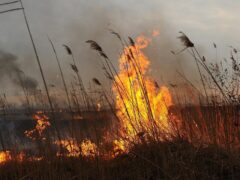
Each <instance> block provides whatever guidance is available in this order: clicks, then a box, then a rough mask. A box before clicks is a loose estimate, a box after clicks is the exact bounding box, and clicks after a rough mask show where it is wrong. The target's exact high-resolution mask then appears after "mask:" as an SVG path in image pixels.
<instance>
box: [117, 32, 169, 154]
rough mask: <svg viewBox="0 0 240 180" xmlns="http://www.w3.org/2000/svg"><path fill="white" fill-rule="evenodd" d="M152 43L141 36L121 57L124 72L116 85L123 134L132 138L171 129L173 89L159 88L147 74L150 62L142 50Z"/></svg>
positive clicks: (121, 66)
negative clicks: (169, 119)
mask: <svg viewBox="0 0 240 180" xmlns="http://www.w3.org/2000/svg"><path fill="white" fill-rule="evenodd" d="M150 42H151V39H150V38H146V37H144V36H140V37H137V39H136V42H135V44H134V45H133V44H132V45H130V46H128V47H125V49H124V51H123V53H122V54H121V56H120V59H119V70H120V72H119V74H118V75H117V76H116V77H115V82H116V83H115V84H114V86H113V91H114V93H115V95H116V109H117V110H118V111H117V116H118V118H119V120H120V124H121V126H122V127H121V130H122V134H123V136H125V137H127V138H131V139H132V138H135V137H136V136H139V137H140V136H144V135H145V134H148V135H152V133H153V131H154V130H156V129H157V130H158V131H159V130H161V131H165V132H170V127H169V121H168V107H169V106H170V105H172V98H171V95H170V92H169V90H168V88H167V87H164V86H162V87H159V86H158V84H157V83H156V82H155V81H154V80H152V79H151V78H150V77H149V76H148V75H147V71H148V68H149V65H150V61H149V59H148V58H147V57H146V56H145V54H144V53H143V52H142V51H141V50H142V49H144V48H146V47H147V46H148V45H149V43H150ZM116 142H117V141H116ZM119 142H121V141H119ZM115 144H120V146H119V149H123V143H115Z"/></svg>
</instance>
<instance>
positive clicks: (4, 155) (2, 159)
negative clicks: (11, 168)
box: [0, 151, 12, 164]
mask: <svg viewBox="0 0 240 180" xmlns="http://www.w3.org/2000/svg"><path fill="white" fill-rule="evenodd" d="M11 159H12V156H11V154H10V151H1V152H0V164H4V163H6V162H7V161H10V160H11Z"/></svg>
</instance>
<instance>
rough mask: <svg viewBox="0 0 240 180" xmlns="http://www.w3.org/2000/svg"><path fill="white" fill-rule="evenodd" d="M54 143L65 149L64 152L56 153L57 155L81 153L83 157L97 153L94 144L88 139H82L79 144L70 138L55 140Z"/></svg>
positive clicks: (77, 155) (75, 155)
mask: <svg viewBox="0 0 240 180" xmlns="http://www.w3.org/2000/svg"><path fill="white" fill-rule="evenodd" d="M55 144H57V145H58V146H61V147H63V148H64V149H65V150H66V151H67V152H66V154H61V153H57V156H64V155H66V156H67V157H79V156H80V155H82V156H84V157H94V156H96V155H97V153H98V151H97V146H96V144H94V143H93V142H91V141H90V140H88V139H86V140H84V141H82V142H81V143H80V144H78V143H77V142H76V141H74V140H72V139H68V140H61V141H56V142H55Z"/></svg>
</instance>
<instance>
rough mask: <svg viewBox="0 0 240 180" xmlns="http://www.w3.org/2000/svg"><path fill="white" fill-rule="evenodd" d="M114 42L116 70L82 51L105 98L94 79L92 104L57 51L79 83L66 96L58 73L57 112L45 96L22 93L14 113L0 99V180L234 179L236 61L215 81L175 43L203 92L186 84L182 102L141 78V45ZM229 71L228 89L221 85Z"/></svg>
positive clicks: (238, 132)
mask: <svg viewBox="0 0 240 180" xmlns="http://www.w3.org/2000/svg"><path fill="white" fill-rule="evenodd" d="M112 34H114V35H115V36H116V37H117V38H118V39H119V41H120V42H121V43H122V45H123V53H122V54H121V56H120V59H119V70H117V69H116V68H115V67H114V66H113V64H112V63H111V60H110V59H109V58H108V56H107V55H106V54H105V52H104V51H103V49H102V48H101V47H100V46H99V45H98V44H97V43H96V42H95V41H92V40H89V41H87V43H89V44H90V47H91V48H92V49H94V50H96V51H97V52H98V53H99V58H100V61H101V63H102V66H103V67H102V69H103V71H104V72H105V74H106V78H107V79H108V81H110V82H111V84H112V87H111V88H110V90H107V89H106V88H105V87H104V86H103V85H102V83H101V82H100V80H98V79H97V78H93V83H94V84H95V89H94V90H96V91H97V92H98V93H97V95H95V96H94V97H91V96H90V95H89V93H88V92H87V91H86V89H85V87H84V85H83V83H82V77H81V76H80V72H79V71H78V69H77V66H76V64H75V59H74V57H73V54H72V51H71V49H70V48H69V47H68V46H65V48H66V50H67V53H68V54H69V55H71V56H72V57H73V64H72V65H71V67H72V70H73V72H74V73H75V75H76V81H77V83H76V84H72V87H71V89H70V87H69V86H68V85H66V82H65V79H64V74H63V73H62V76H61V77H62V81H63V85H64V88H65V89H64V90H65V91H63V92H64V93H63V95H62V96H65V97H66V100H67V101H66V102H65V104H66V106H65V107H59V106H58V104H59V103H58V101H61V99H57V98H55V97H53V96H52V95H51V93H49V92H48V91H49V89H48V87H47V88H46V90H47V95H46V96H45V95H44V94H41V97H42V99H41V98H39V96H37V95H36V94H34V93H32V92H31V91H32V89H29V88H28V87H27V86H26V84H24V83H22V89H23V91H24V94H25V101H26V103H25V107H23V108H13V107H11V105H10V104H8V102H7V101H6V99H7V98H6V97H5V98H4V97H2V99H1V103H2V111H1V112H2V114H1V124H2V125H3V126H1V128H2V129H1V148H2V151H1V152H0V163H1V165H0V172H1V173H0V179H113V178H115V179H239V178H240V153H239V152H240V151H239V150H240V142H239V140H240V129H239V127H240V125H239V123H240V122H239V105H238V104H239V98H238V91H236V90H235V89H233V90H231V89H230V88H235V87H236V84H238V78H239V77H238V73H239V68H238V66H239V65H238V63H237V62H238V59H235V58H234V56H232V57H231V59H232V64H233V66H230V69H231V68H232V70H233V71H232V70H231V71H230V70H229V69H227V70H225V69H224V70H223V71H221V69H220V68H219V67H218V64H217V63H216V64H214V65H213V64H208V63H207V62H206V61H207V60H206V59H205V58H204V57H202V56H201V55H199V53H198V51H197V49H196V48H195V47H194V44H193V43H192V42H191V41H190V40H189V39H188V37H187V36H186V35H185V34H183V33H181V36H180V40H181V41H182V42H183V44H184V46H185V50H186V51H189V52H190V54H191V55H192V57H193V60H195V61H196V65H197V67H198V70H199V77H200V79H201V80H202V81H201V83H202V84H201V85H202V87H203V88H201V89H202V90H200V89H199V87H196V86H194V85H193V84H192V83H191V82H189V81H187V77H184V79H185V80H186V82H187V84H188V86H187V88H186V89H187V92H184V91H183V92H181V93H180V94H179V93H177V92H178V87H177V85H173V84H170V85H161V86H159V85H158V83H157V82H156V81H154V79H153V78H151V77H150V75H149V74H148V73H147V72H148V68H149V59H148V58H147V57H146V56H145V54H144V53H143V51H142V50H143V49H144V48H146V47H147V45H148V43H150V40H149V39H146V38H145V37H142V36H140V37H138V38H137V39H136V40H133V39H132V38H129V43H126V42H125V41H124V40H122V37H121V36H120V35H119V34H118V33H116V32H112ZM52 45H53V44H52ZM52 47H53V48H54V46H52ZM55 53H56V52H55ZM236 53H237V52H236ZM173 54H174V55H176V54H177V53H175V52H173ZM56 58H57V54H56ZM57 60H58V58H57ZM57 62H58V63H59V61H57ZM58 65H59V70H60V72H62V70H61V66H60V63H59V64H58ZM227 71H229V72H231V73H232V76H231V77H232V78H233V79H232V80H233V81H231V84H230V85H232V84H233V83H236V84H235V86H230V85H226V84H227V83H228V82H229V79H227V77H228V76H224V73H226V72H227ZM20 80H21V78H20ZM21 82H24V79H22V80H21ZM111 91H112V92H111ZM203 94H204V95H203ZM100 97H101V98H100ZM99 99H101V101H99ZM189 99H190V100H189Z"/></svg>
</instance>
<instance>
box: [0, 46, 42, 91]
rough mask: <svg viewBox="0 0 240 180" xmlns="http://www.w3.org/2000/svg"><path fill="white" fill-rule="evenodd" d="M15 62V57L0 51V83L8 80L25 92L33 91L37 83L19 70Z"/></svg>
mask: <svg viewBox="0 0 240 180" xmlns="http://www.w3.org/2000/svg"><path fill="white" fill-rule="evenodd" d="M17 60H18V58H17V56H15V55H13V54H11V53H8V52H4V51H3V50H0V81H2V80H4V79H5V78H9V79H10V80H11V82H12V83H13V84H15V85H17V86H19V87H21V88H22V86H23V87H24V88H25V89H27V90H35V89H36V88H37V86H38V82H37V81H36V80H35V79H33V78H32V77H30V76H27V75H26V74H25V73H24V72H23V71H22V70H21V68H20V66H19V64H18V61H17Z"/></svg>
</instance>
